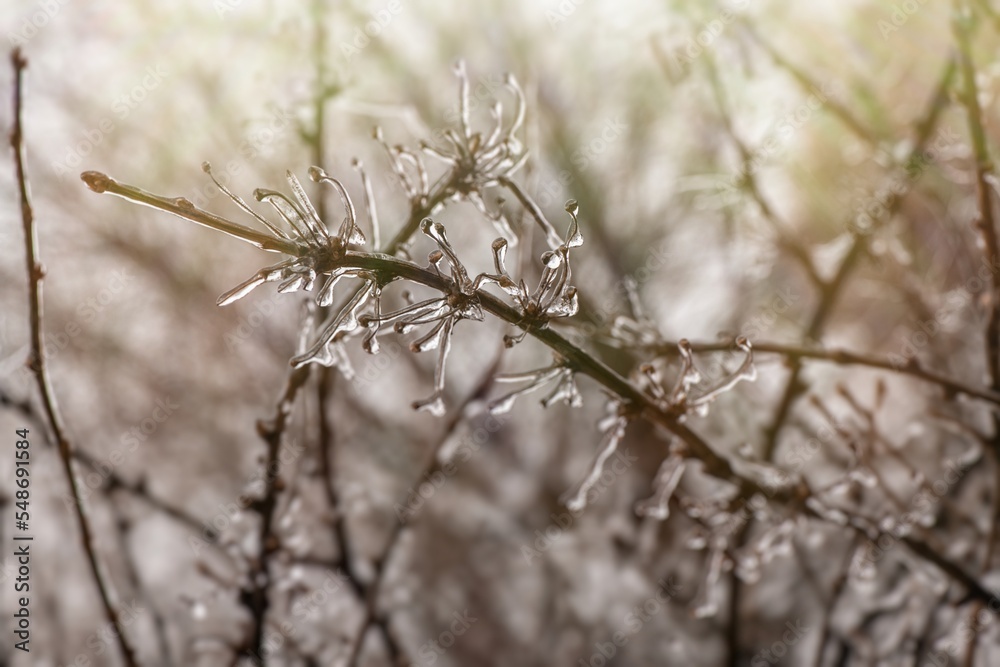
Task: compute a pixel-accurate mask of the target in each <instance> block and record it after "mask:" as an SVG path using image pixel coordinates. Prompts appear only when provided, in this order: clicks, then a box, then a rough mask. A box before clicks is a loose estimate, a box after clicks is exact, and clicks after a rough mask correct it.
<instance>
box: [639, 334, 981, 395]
mask: <svg viewBox="0 0 1000 667" xmlns="http://www.w3.org/2000/svg"><path fill="white" fill-rule="evenodd" d="M690 345H691V349H692V350H693V351H694V352H725V351H731V350H732V349H733V345H732V343H726V342H719V343H704V342H693V341H692V342H690ZM654 349H655V350H656V353H657V354H661V355H666V356H670V357H674V356H677V355H679V354H680V353H679V352H678V349H677V343H676V342H674V341H663V342H662V343H657V344H656V346H655V348H654ZM753 351H754V354H777V355H781V356H783V357H785V358H786V359H789V360H791V361H793V362H798V361H801V360H811V361H819V362H825V363H831V364H836V365H838V366H866V367H868V368H875V369H878V370H883V371H889V372H892V373H898V374H900V375H907V376H909V377H913V378H917V379H919V380H923V381H925V382H928V383H930V384H934V385H938V386H939V387H941V388H942V389H944V390H945V391H946V392H948V393H950V394H964V395H966V396H969V397H970V398H978V399H981V400H983V401H986V402H988V403H993V404H995V405H1000V391H996V390H993V389H988V388H981V387H976V386H973V385H970V384H966V383H964V382H961V381H959V380H956V379H954V378H951V377H948V376H947V375H944V374H941V373H936V372H934V371H931V370H928V369H926V368H924V367H923V366H921V365H920V364H919V363H918V362H917V361H916V360H915V359H910V360H907V363H905V364H900V363H895V362H894V361H893V360H892V359H891V358H889V357H883V356H878V355H874V354H864V353H860V352H852V351H850V350H845V349H842V348H830V349H824V348H821V347H809V346H805V345H786V344H783V343H774V342H770V341H753Z"/></svg>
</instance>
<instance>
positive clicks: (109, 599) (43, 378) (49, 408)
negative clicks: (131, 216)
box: [10, 48, 139, 667]
mask: <svg viewBox="0 0 1000 667" xmlns="http://www.w3.org/2000/svg"><path fill="white" fill-rule="evenodd" d="M11 64H12V66H13V68H14V129H13V130H12V131H11V134H10V145H11V148H12V149H13V151H14V167H15V171H16V174H17V187H18V198H19V200H20V205H21V222H22V225H23V227H24V245H25V260H26V266H27V274H28V305H29V311H30V315H29V317H30V319H31V353H30V356H29V361H28V364H29V366H30V368H31V370H32V372H33V373H34V376H35V380H36V382H37V385H38V391H39V393H40V395H41V398H42V405H43V406H44V408H45V416H46V418H47V420H48V425H49V427H50V428H51V431H52V436H53V437H54V438H55V440H56V444H57V445H58V447H59V459H60V460H61V461H62V466H63V471H64V472H65V473H66V479H67V482H68V483H69V488H70V493H71V494H72V495H73V499H74V501H75V502H74V503H73V508H74V510H75V513H76V518H77V522H78V524H79V527H80V539H81V542H82V543H83V550H84V552H85V553H86V556H87V562H88V564H89V565H90V570H91V573H92V574H93V575H94V581H95V582H96V583H97V590H98V593H99V594H100V597H101V604H102V606H103V608H104V615H105V617H106V618H107V621H108V623H110V624H112V625H113V626H114V627H115V628H116V630H117V632H115V640H116V641H117V643H118V648H119V650H120V651H121V654H122V659H123V660H124V661H125V664H126V665H127V666H128V667H137V665H138V664H139V663H138V661H137V659H136V655H135V651H134V649H133V648H132V646H131V645H130V644H129V642H128V640H127V639H126V637H125V626H124V625H123V624H122V623H121V621H120V620H119V618H118V611H117V606H118V605H117V601H116V600H115V599H114V593H113V591H112V588H111V584H110V582H109V581H108V580H107V578H106V576H105V575H104V572H103V571H102V568H101V564H100V563H99V562H98V560H97V550H96V548H95V546H94V537H93V530H92V528H91V526H90V519H89V517H88V515H87V510H86V508H85V507H84V500H83V498H82V496H81V495H80V488H79V485H78V484H77V480H76V476H75V474H74V472H73V446H72V443H70V440H69V436H68V435H67V434H66V427H65V425H64V424H63V420H62V415H61V414H60V412H59V406H58V404H57V403H56V398H55V393H54V392H53V391H52V384H51V382H50V381H49V376H48V370H47V368H46V363H45V350H44V347H43V343H42V317H43V315H42V314H43V309H42V278H43V277H44V275H45V269H44V267H43V266H42V263H41V261H40V259H39V255H38V239H37V236H36V231H35V216H34V211H33V210H32V207H31V199H30V196H29V193H28V177H27V175H26V173H25V167H24V163H25V159H24V158H25V150H24V129H23V125H22V120H21V110H22V107H23V92H24V88H23V79H24V70H25V69H26V68H27V66H28V61H27V59H26V58H25V57H24V56H23V55H22V54H21V50H20V49H19V48H16V49H14V50H13V51H12V52H11Z"/></svg>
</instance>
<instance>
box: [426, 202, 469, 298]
mask: <svg viewBox="0 0 1000 667" xmlns="http://www.w3.org/2000/svg"><path fill="white" fill-rule="evenodd" d="M420 231H421V232H423V233H424V234H425V235H427V236H429V237H430V238H431V239H433V240H434V242H435V243H436V244H437V245H438V248H440V249H441V252H443V253H444V254H445V256H446V257H447V258H448V263H449V264H451V270H452V278H453V279H454V281H455V284H456V285H457V286H458V288H459V289H460V290H461V291H462V292H466V291H468V290H469V289H470V288H471V287H472V285H473V284H472V281H471V280H469V274H468V273H467V272H466V270H465V266H464V265H463V264H462V262H461V261H460V260H459V259H458V255H456V254H455V250H454V249H453V248H452V247H451V243H449V242H448V236H447V234H446V233H445V229H444V225H442V224H441V223H440V222H434V221H433V220H431V219H430V218H424V219H423V220H422V221H421V222H420Z"/></svg>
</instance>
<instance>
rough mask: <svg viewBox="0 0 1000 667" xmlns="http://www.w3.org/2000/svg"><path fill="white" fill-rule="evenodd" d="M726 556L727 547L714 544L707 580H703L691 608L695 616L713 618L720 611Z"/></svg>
mask: <svg viewBox="0 0 1000 667" xmlns="http://www.w3.org/2000/svg"><path fill="white" fill-rule="evenodd" d="M725 557H726V556H725V549H722V548H718V547H716V546H713V549H712V555H711V558H710V559H709V565H708V574H707V575H706V576H705V581H704V582H702V585H701V590H700V591H699V593H698V597H697V598H695V600H694V606H693V607H692V609H691V614H692V616H694V617H695V618H712V617H713V616H715V615H716V614H717V613H718V611H719V599H718V598H719V594H720V590H719V589H720V587H719V585H718V584H719V579H720V578H721V576H722V567H723V563H724V561H725Z"/></svg>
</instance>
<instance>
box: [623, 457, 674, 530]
mask: <svg viewBox="0 0 1000 667" xmlns="http://www.w3.org/2000/svg"><path fill="white" fill-rule="evenodd" d="M685 465H686V464H685V462H684V457H683V456H681V455H680V454H676V453H674V454H671V455H670V456H668V457H667V458H666V459H664V460H663V463H661V464H660V469H659V471H658V472H657V473H656V480H655V482H654V483H653V488H654V493H653V495H652V497H650V498H647V499H646V500H642V501H640V502H638V503H637V504H636V506H635V513H636V514H638V515H639V516H648V517H650V518H653V519H656V520H657V521H665V520H666V519H667V518H669V517H670V499H671V498H672V497H673V495H674V491H676V490H677V485H678V484H680V481H681V478H682V477H683V476H684V468H685Z"/></svg>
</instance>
